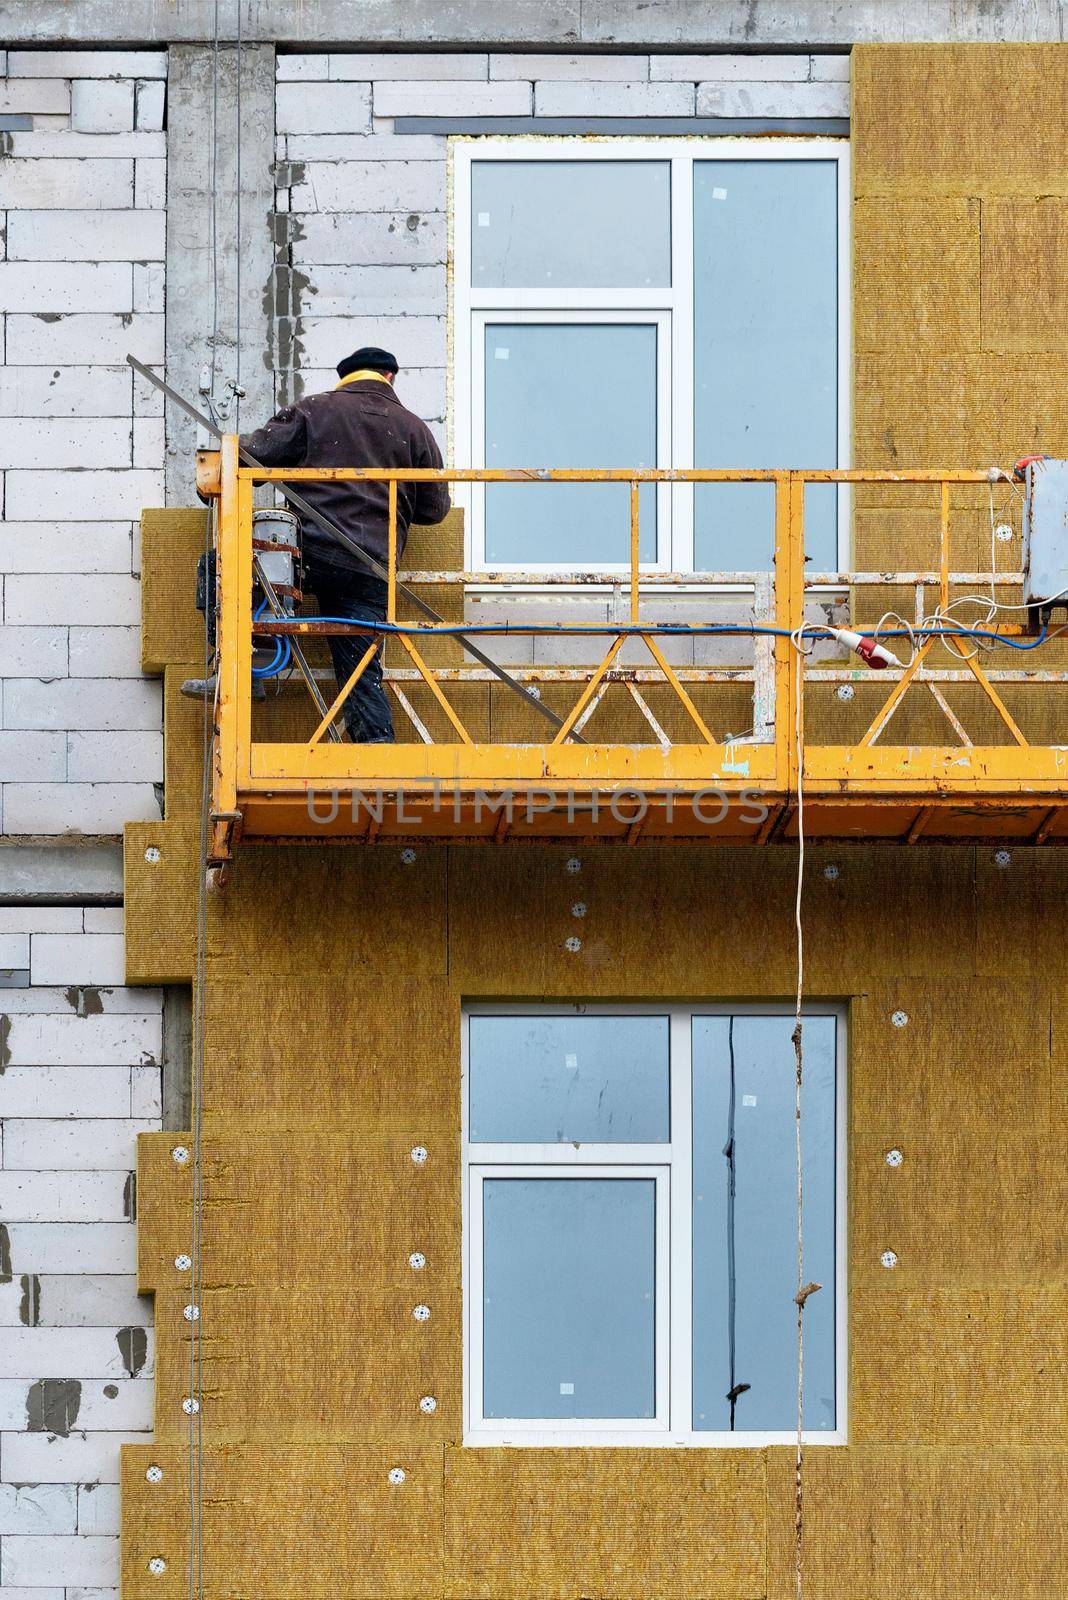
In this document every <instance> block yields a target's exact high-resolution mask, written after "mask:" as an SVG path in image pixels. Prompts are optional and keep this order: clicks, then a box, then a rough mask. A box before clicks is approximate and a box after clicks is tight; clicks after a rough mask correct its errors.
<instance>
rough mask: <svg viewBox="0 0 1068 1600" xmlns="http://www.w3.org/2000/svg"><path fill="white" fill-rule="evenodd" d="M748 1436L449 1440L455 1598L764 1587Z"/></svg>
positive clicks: (512, 1599) (688, 1595)
mask: <svg viewBox="0 0 1068 1600" xmlns="http://www.w3.org/2000/svg"><path fill="white" fill-rule="evenodd" d="M765 1493H766V1485H765V1466H764V1455H763V1452H761V1451H754V1450H717V1451H701V1452H699V1453H697V1454H694V1453H692V1452H690V1451H675V1450H659V1451H657V1450H504V1451H502V1450H458V1449H446V1452H445V1588H444V1593H445V1594H446V1595H447V1596H449V1600H503V1597H507V1600H580V1597H587V1600H648V1597H651V1596H654V1595H656V1596H659V1595H672V1596H675V1597H677V1600H757V1597H758V1596H762V1595H763V1594H764V1593H765V1515H764V1499H765Z"/></svg>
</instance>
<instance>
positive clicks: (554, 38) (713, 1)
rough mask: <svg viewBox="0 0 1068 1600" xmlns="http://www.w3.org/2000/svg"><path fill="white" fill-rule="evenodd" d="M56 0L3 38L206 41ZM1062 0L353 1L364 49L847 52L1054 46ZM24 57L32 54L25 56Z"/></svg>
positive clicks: (132, 9)
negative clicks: (886, 44) (943, 45)
mask: <svg viewBox="0 0 1068 1600" xmlns="http://www.w3.org/2000/svg"><path fill="white" fill-rule="evenodd" d="M72 9H73V8H72V7H71V6H70V5H69V3H68V0H36V3H35V4H34V5H32V6H30V5H18V4H17V3H15V4H12V3H11V0H8V3H7V4H6V5H5V6H4V8H3V10H2V11H0V17H2V19H3V25H4V32H5V34H6V35H7V37H8V38H9V39H11V40H12V42H15V41H19V42H22V41H25V42H26V43H37V42H40V43H43V44H54V43H56V42H59V41H62V42H67V41H70V42H71V43H73V44H75V45H77V44H78V43H86V42H90V41H94V40H95V41H98V42H103V43H108V44H111V43H114V42H115V41H116V39H118V38H124V39H129V40H136V41H138V42H142V43H143V42H145V41H147V40H156V41H160V42H166V41H168V40H179V39H182V40H204V39H210V38H211V37H212V31H213V28H214V26H215V16H214V8H213V4H212V0H187V3H185V4H183V5H182V6H180V7H179V6H174V5H171V4H169V3H167V0H127V3H126V4H125V5H124V6H123V7H122V8H121V10H120V9H118V8H117V7H116V6H115V4H114V0H83V3H82V4H80V5H79V6H78V7H77V11H76V15H72ZM1064 10H1065V8H1064V4H1063V0H927V3H925V4H924V5H916V4H914V3H910V0H884V3H881V4H878V5H873V4H871V0H840V3H837V4H835V5H833V6H829V5H827V4H826V3H824V0H797V3H795V4H793V5H790V6H784V5H781V4H778V3H774V4H773V3H770V0H647V3H646V4H645V5H642V6H624V5H620V4H619V0H471V3H469V4H461V3H459V0H428V3H427V4H425V5H422V6H420V7H418V9H417V10H413V8H412V7H411V6H410V5H406V4H404V3H403V0H364V3H362V4H361V6H360V8H359V31H360V36H361V38H362V39H364V40H366V41H367V42H368V43H374V44H383V45H392V46H400V47H401V48H403V47H404V46H405V45H406V44H407V45H411V44H412V43H416V42H421V43H425V44H468V45H474V46H476V47H477V46H478V45H479V44H480V43H481V42H483V41H484V40H486V39H493V40H495V41H499V42H500V43H501V44H511V45H515V46H519V47H522V46H524V45H525V46H526V47H527V48H532V47H536V46H550V47H553V46H556V47H559V46H561V45H562V46H563V47H564V48H565V49H566V48H568V47H571V48H574V47H575V46H577V45H585V46H586V47H587V48H594V49H595V48H597V47H598V46H605V45H620V44H624V45H626V44H637V43H642V44H658V45H664V46H668V47H672V46H674V47H676V48H683V49H685V48H687V47H689V46H696V47H698V48H708V47H711V46H720V47H725V46H733V47H734V48H735V49H740V48H752V47H755V48H757V49H760V48H762V47H767V46H768V45H780V46H789V45H794V46H802V47H803V46H804V45H805V44H816V43H819V44H824V45H835V44H837V45H843V44H845V45H848V44H852V43H854V42H858V41H860V40H866V41H871V40H883V39H900V40H902V41H906V42H907V41H925V40H928V39H952V40H961V41H967V42H971V41H975V40H987V41H993V42H998V41H1000V40H1003V39H1004V40H1033V39H1037V40H1059V39H1062V38H1063V37H1064ZM220 22H221V27H222V29H223V35H224V37H225V38H227V39H230V38H232V37H233V33H234V28H235V11H234V8H232V7H230V8H227V7H224V8H223V14H222V16H221V18H220ZM243 31H244V35H245V37H246V39H249V40H253V41H254V40H278V41H279V42H284V43H286V44H290V45H298V46H299V45H301V44H308V43H314V44H337V43H339V42H344V41H348V40H350V39H351V38H352V33H353V16H352V5H351V0H319V3H318V4H316V5H315V6H314V7H307V6H305V7H294V6H293V5H292V4H290V3H289V0H262V3H261V4H258V5H256V6H254V7H250V8H247V14H246V15H244V17H243ZM34 53H36V52H34Z"/></svg>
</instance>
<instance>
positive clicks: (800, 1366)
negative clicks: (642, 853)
mask: <svg viewBox="0 0 1068 1600" xmlns="http://www.w3.org/2000/svg"><path fill="white" fill-rule="evenodd" d="M825 634H826V630H825V629H823V628H820V627H819V626H818V625H815V624H811V623H804V622H803V623H802V624H801V626H800V627H799V628H797V629H796V630H795V631H794V633H793V634H792V635H791V640H792V643H793V646H794V649H795V650H796V651H797V654H798V664H797V677H796V700H795V704H794V733H795V736H796V745H795V752H796V759H797V886H796V890H795V893H794V930H795V937H796V949H797V986H796V990H795V995H794V1031H793V1034H792V1035H791V1040H792V1043H793V1047H794V1152H795V1165H796V1175H797V1293H796V1295H795V1296H794V1304H795V1305H796V1307H797V1436H796V1444H795V1455H794V1585H795V1594H796V1600H804V1544H805V1522H804V1402H805V1306H806V1304H807V1302H808V1299H809V1296H810V1295H813V1294H815V1293H816V1292H817V1290H819V1289H820V1288H822V1284H819V1283H806V1282H805V1229H804V1220H805V1186H804V1165H803V1161H802V1153H803V1152H802V1143H801V1086H802V1081H803V1076H804V1050H803V1044H802V1018H801V1007H802V1001H803V997H804V987H805V937H804V927H803V924H802V919H801V902H802V894H803V890H804V882H805V784H804V761H805V739H804V725H803V721H802V714H803V700H802V693H801V690H802V683H803V679H804V659H805V655H806V654H807V652H806V650H805V637H806V635H807V636H808V637H809V638H812V639H815V638H820V637H823V636H825Z"/></svg>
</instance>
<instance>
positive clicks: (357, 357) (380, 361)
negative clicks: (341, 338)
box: [337, 344, 400, 378]
mask: <svg viewBox="0 0 1068 1600" xmlns="http://www.w3.org/2000/svg"><path fill="white" fill-rule="evenodd" d="M363 367H367V368H369V369H370V370H371V371H372V372H392V373H393V374H394V375H396V373H398V372H399V371H400V368H399V367H398V366H397V358H396V356H394V355H391V354H390V353H389V351H388V350H380V349H379V348H378V346H377V345H373V344H365V345H364V346H363V349H362V350H354V351H353V352H352V354H351V356H346V357H345V359H344V361H339V362H338V364H337V375H338V377H339V378H347V377H348V375H349V373H350V372H359V371H360V370H361V368H363Z"/></svg>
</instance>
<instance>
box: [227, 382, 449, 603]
mask: <svg viewBox="0 0 1068 1600" xmlns="http://www.w3.org/2000/svg"><path fill="white" fill-rule="evenodd" d="M241 443H242V445H243V446H244V448H245V449H246V450H247V451H249V453H250V454H251V455H253V456H255V458H256V460H257V461H259V462H261V463H262V465H263V466H265V467H440V466H441V451H440V450H439V449H438V446H437V440H436V439H435V438H434V435H433V434H432V433H431V431H430V429H429V428H428V427H427V425H426V423H425V422H422V421H420V419H419V418H418V417H417V416H415V415H413V413H412V412H411V411H409V410H407V409H406V407H405V406H403V405H402V404H401V402H400V400H399V399H398V397H397V395H396V393H395V392H394V390H393V388H392V386H391V385H390V384H388V383H380V382H378V381H377V380H376V379H374V378H362V379H360V380H359V381H357V382H355V383H348V384H342V385H340V386H339V387H338V388H336V389H330V390H328V391H327V392H326V393H325V394H312V395H308V396H307V398H306V399H303V400H298V401H296V403H295V404H294V405H291V406H284V407H283V409H282V410H281V411H279V413H278V415H277V416H275V417H272V418H271V420H270V422H268V423H266V424H265V425H264V427H262V428H257V429H256V432H255V433H248V434H244V435H243V436H242V439H241ZM294 488H295V489H296V490H297V491H298V492H299V493H300V494H301V495H302V496H303V498H304V499H305V500H307V501H308V503H309V505H312V506H314V507H315V509H316V511H321V512H322V513H323V515H324V516H327V517H329V518H330V519H331V520H332V521H333V522H336V523H337V524H338V526H339V527H340V528H341V529H342V530H343V532H345V533H347V534H348V535H349V537H350V538H351V539H354V540H355V542H356V543H357V544H358V545H359V547H360V549H361V550H366V551H367V552H368V554H370V555H372V556H374V557H375V559H376V560H377V561H380V562H381V563H382V565H383V566H385V564H386V561H387V559H388V555H389V523H388V497H389V490H388V486H387V485H386V484H384V483H363V482H349V483H301V484H295V485H294ZM448 509H449V490H448V485H447V484H444V483H417V484H411V483H408V484H406V483H401V484H398V486H397V554H398V556H399V555H400V554H401V552H402V551H403V549H404V544H405V540H406V538H407V535H408V526H409V524H410V523H412V522H419V523H430V522H440V521H441V520H442V518H443V517H444V516H445V514H446V512H447V511H448ZM304 557H305V562H306V563H307V564H308V566H309V567H310V568H312V569H315V568H316V567H319V568H322V567H327V568H333V569H335V570H336V571H337V572H338V575H339V576H342V575H343V574H347V573H366V570H367V569H366V568H365V567H364V566H363V565H362V564H361V562H360V560H359V558H358V557H356V556H354V555H352V554H351V553H350V552H349V551H347V550H346V549H345V548H344V547H343V546H342V545H340V544H338V542H337V541H336V540H335V539H331V538H330V536H329V535H328V534H326V533H324V532H323V530H322V529H321V528H319V527H318V526H317V525H316V524H314V523H312V522H311V521H307V522H305V525H304Z"/></svg>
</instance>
